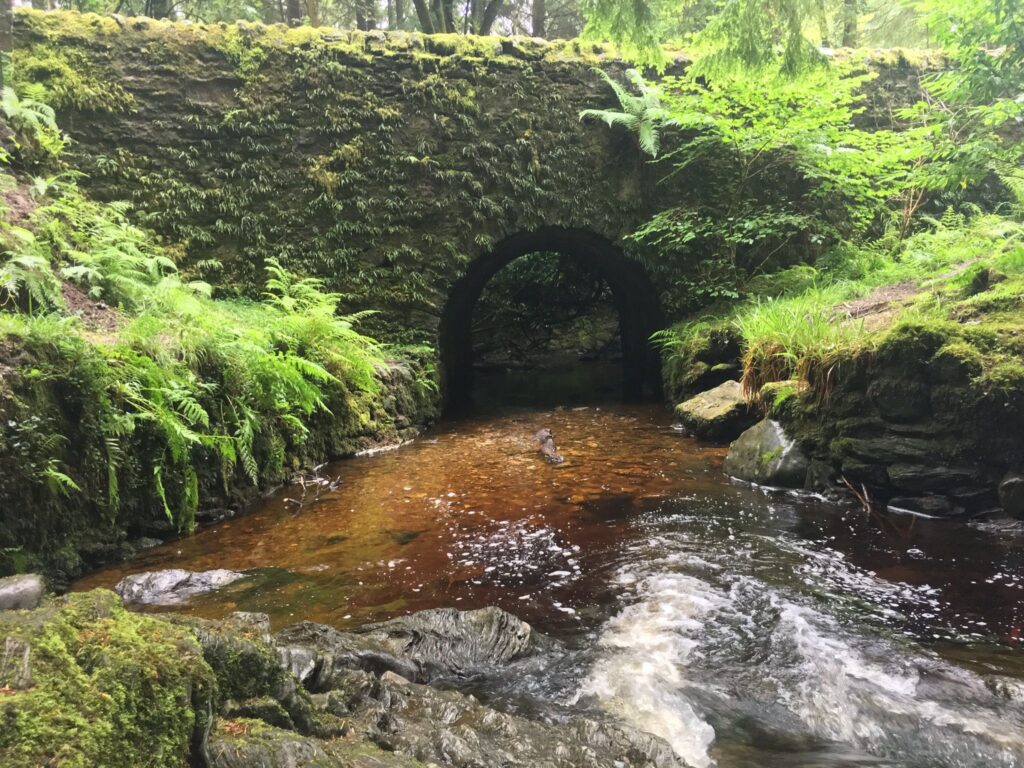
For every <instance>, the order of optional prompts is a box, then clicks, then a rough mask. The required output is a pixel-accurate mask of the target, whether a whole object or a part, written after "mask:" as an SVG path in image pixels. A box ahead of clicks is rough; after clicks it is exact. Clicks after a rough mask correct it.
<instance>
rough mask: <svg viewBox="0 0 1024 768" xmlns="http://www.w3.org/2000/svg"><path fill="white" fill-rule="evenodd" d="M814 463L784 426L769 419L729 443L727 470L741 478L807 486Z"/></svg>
mask: <svg viewBox="0 0 1024 768" xmlns="http://www.w3.org/2000/svg"><path fill="white" fill-rule="evenodd" d="M809 466H810V462H809V460H808V458H807V456H806V455H805V454H804V452H803V451H802V450H800V447H799V446H798V445H797V444H796V443H795V442H794V441H793V440H791V439H789V438H788V437H787V436H786V433H785V431H784V430H783V429H782V425H781V424H779V423H778V422H777V421H773V420H771V419H765V420H763V421H760V422H758V423H757V424H755V425H754V426H752V427H751V428H750V429H748V430H747V431H746V432H744V433H743V434H742V435H740V436H739V438H738V439H737V440H736V442H734V443H733V444H732V445H730V446H729V454H728V455H727V456H726V457H725V466H724V469H725V473H726V474H727V475H729V476H730V477H735V478H736V479H738V480H746V481H747V482H750V483H757V484H758V485H768V486H773V487H776V488H803V487H804V484H805V482H806V480H807V470H808V468H809Z"/></svg>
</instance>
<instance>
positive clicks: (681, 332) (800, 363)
mask: <svg viewBox="0 0 1024 768" xmlns="http://www.w3.org/2000/svg"><path fill="white" fill-rule="evenodd" d="M910 327H913V328H918V329H928V330H929V331H930V332H933V333H936V334H940V335H942V336H943V337H947V338H948V344H949V345H951V347H953V348H954V351H958V353H959V354H961V355H963V356H965V357H967V358H970V361H971V367H972V370H974V375H975V377H976V378H977V380H978V383H980V384H987V385H993V386H995V385H998V386H1001V387H1007V386H1020V385H1021V384H1024V367H1022V365H1021V361H1022V359H1024V357H1022V353H1024V225H1022V224H1021V223H1020V222H1019V221H1017V220H1015V219H1013V218H1007V217H1001V216H995V215H980V216H977V217H975V218H974V219H972V220H971V221H965V220H963V219H962V218H960V217H953V216H949V217H945V218H944V219H943V220H942V221H938V222H935V223H934V226H933V228H932V229H931V230H930V231H926V232H922V233H920V234H918V235H915V236H913V237H911V238H909V239H908V240H906V241H905V242H903V243H901V244H900V245H899V246H898V247H896V248H890V249H885V248H883V247H882V244H874V245H872V246H867V247H862V248H859V249H855V248H846V249H844V250H841V251H840V250H836V251H833V252H832V253H831V254H829V256H827V257H826V258H825V259H823V260H822V261H821V262H820V263H819V264H818V266H817V267H810V266H807V265H802V266H799V267H795V268H793V269H789V270H786V271H784V272H780V273H777V274H774V275H767V276H760V277H757V278H755V279H753V280H751V281H750V282H749V283H748V286H747V291H746V295H745V297H744V298H743V299H741V300H740V301H737V302H733V303H731V304H727V305H720V306H718V307H716V308H714V309H713V310H712V312H711V313H709V314H708V315H705V316H703V317H700V318H697V319H692V320H690V321H686V322H683V323H680V324H678V325H676V326H674V327H673V328H670V329H668V330H667V331H665V332H662V333H661V334H658V336H657V337H656V341H657V342H658V343H659V344H660V345H661V347H662V349H663V350H664V352H665V362H666V373H667V376H668V378H669V379H670V382H671V383H673V384H674V385H675V389H677V390H678V389H683V390H685V386H686V384H687V383H688V382H689V381H692V380H695V379H696V378H697V377H696V372H701V371H703V367H702V365H701V358H702V356H703V355H706V354H707V352H708V349H709V347H711V346H714V345H715V344H718V345H719V346H720V345H721V342H720V341H716V340H720V339H721V338H722V337H729V338H731V339H733V340H734V341H735V343H736V344H738V347H739V349H740V355H741V363H742V378H743V384H744V388H745V390H746V392H747V393H748V395H750V396H754V395H756V394H757V393H758V392H759V391H760V390H761V388H762V387H763V386H764V385H765V384H766V383H769V382H777V381H785V380H791V379H795V380H797V381H798V382H799V383H800V384H801V385H802V386H804V387H810V388H813V389H817V390H819V392H818V394H825V393H827V389H828V387H829V386H830V382H831V378H832V376H833V373H834V369H835V366H836V365H837V364H838V363H839V362H840V361H841V360H843V359H849V358H851V357H855V356H857V355H859V354H864V353H871V352H872V351H874V350H876V349H877V348H878V347H879V346H880V345H882V344H884V343H885V342H886V340H887V339H888V338H890V337H891V336H893V335H895V334H899V333H901V332H905V331H906V329H907V328H910ZM1013 382H1015V383H1013Z"/></svg>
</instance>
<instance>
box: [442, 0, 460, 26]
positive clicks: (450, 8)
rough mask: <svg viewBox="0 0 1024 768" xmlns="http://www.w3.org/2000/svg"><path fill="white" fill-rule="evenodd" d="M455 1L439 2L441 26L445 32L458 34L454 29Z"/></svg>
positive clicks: (443, 0) (445, 0)
mask: <svg viewBox="0 0 1024 768" xmlns="http://www.w3.org/2000/svg"><path fill="white" fill-rule="evenodd" d="M454 6H455V0H441V14H442V24H443V27H444V31H445V32H458V31H459V30H458V29H456V27H455V8H454Z"/></svg>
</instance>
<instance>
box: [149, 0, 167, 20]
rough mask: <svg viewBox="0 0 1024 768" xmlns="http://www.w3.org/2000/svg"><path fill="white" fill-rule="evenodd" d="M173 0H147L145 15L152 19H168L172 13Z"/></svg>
mask: <svg viewBox="0 0 1024 768" xmlns="http://www.w3.org/2000/svg"><path fill="white" fill-rule="evenodd" d="M172 8H173V6H172V4H171V0H146V6H145V10H144V11H143V15H145V16H149V18H151V19H166V18H168V17H169V16H170V15H171V10H172Z"/></svg>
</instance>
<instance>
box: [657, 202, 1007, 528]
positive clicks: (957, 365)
mask: <svg viewBox="0 0 1024 768" xmlns="http://www.w3.org/2000/svg"><path fill="white" fill-rule="evenodd" d="M1022 309H1024V234H1022V229H1021V225H1020V224H1019V223H1018V222H1017V221H1016V220H1013V219H1009V218H1001V217H996V216H978V217H976V218H975V219H973V220H970V221H965V220H963V219H962V218H958V217H955V216H952V217H950V220H949V221H944V222H938V223H936V225H935V227H934V229H932V230H929V231H925V232H923V233H921V234H918V235H916V236H914V237H912V238H910V239H909V240H907V241H906V242H903V243H899V244H897V245H896V246H895V247H889V248H887V249H882V248H881V247H880V246H879V245H878V244H875V245H874V246H870V247H865V248H863V249H862V251H861V252H860V253H858V254H854V255H852V256H851V255H846V256H844V258H843V259H841V260H839V261H838V262H835V263H833V264H830V263H828V262H825V263H822V264H819V265H818V266H817V268H812V267H807V266H804V267H800V268H796V269H793V270H788V271H785V272H782V273H779V274H777V275H771V276H765V277H762V278H759V279H755V280H754V281H752V282H751V285H750V289H749V294H748V296H747V297H746V298H744V299H743V300H741V301H737V302H733V303H731V304H729V305H725V306H721V307H719V308H717V310H715V311H713V312H712V313H711V314H709V315H707V316H705V317H703V318H701V319H699V320H697V321H691V322H688V323H681V324H679V325H678V326H676V327H675V328H674V329H672V330H671V331H668V332H666V333H665V334H662V335H661V339H662V342H663V344H664V347H665V349H666V351H667V353H668V355H667V366H666V375H667V378H668V380H669V382H670V388H671V390H672V392H673V393H674V398H675V400H676V401H677V402H682V401H686V400H687V399H688V398H691V397H693V396H695V395H697V396H698V397H697V400H696V401H694V403H693V406H695V405H696V404H697V403H699V402H700V397H699V395H700V393H701V392H704V391H707V390H708V389H711V388H712V387H714V386H717V385H719V384H721V383H722V382H724V381H728V380H730V379H731V380H734V381H738V382H739V383H740V386H737V387H736V394H735V395H733V396H734V397H738V396H739V393H740V392H741V391H742V395H743V396H744V397H745V399H746V401H747V402H749V407H748V406H747V405H742V406H740V405H737V406H736V407H737V408H738V409H739V410H742V411H743V412H744V414H747V413H750V414H751V415H750V416H745V418H741V419H737V420H736V421H735V423H734V424H732V425H731V429H730V430H728V431H727V433H723V434H722V435H720V437H721V438H723V439H726V440H731V439H734V438H736V437H738V435H739V433H740V432H741V431H742V430H743V428H744V427H745V426H749V424H750V423H752V421H753V420H756V418H757V415H764V416H768V417H770V418H771V419H773V420H775V421H776V422H778V423H779V424H781V426H782V427H783V429H784V431H785V433H786V434H787V435H788V439H791V440H795V441H796V442H797V444H798V445H799V447H800V449H801V450H802V451H803V452H804V453H805V454H806V459H807V460H806V464H807V468H809V470H810V471H809V472H805V473H804V474H803V475H801V478H796V479H795V480H794V479H792V478H790V479H787V480H784V481H780V484H783V485H789V484H796V485H798V486H801V487H802V486H803V485H804V484H805V483H804V480H803V478H806V484H807V487H808V488H812V489H814V490H824V489H836V488H837V487H839V486H841V487H842V488H843V489H844V490H850V491H852V493H853V494H854V495H855V496H857V497H859V498H860V499H861V501H862V502H864V503H867V504H869V505H870V506H873V507H876V508H878V509H881V510H885V509H886V508H892V509H894V510H897V511H911V512H916V513H920V514H928V515H934V516H940V517H948V516H963V515H974V514H982V513H986V512H991V511H993V510H996V509H999V508H1003V509H1005V510H1006V511H1008V512H1010V513H1011V514H1015V515H1022V514H1024V494H1022V493H1021V490H1022V488H1024V475H1022V472H1024V365H1022V361H1024V311H1022ZM693 406H688V407H687V408H690V407H693ZM680 407H681V408H684V406H680ZM754 414H756V415H754ZM765 450H768V449H767V448H766V449H765ZM744 479H749V480H753V479H755V477H754V476H752V475H751V476H746V477H745V478H744ZM776 479H777V478H776Z"/></svg>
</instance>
